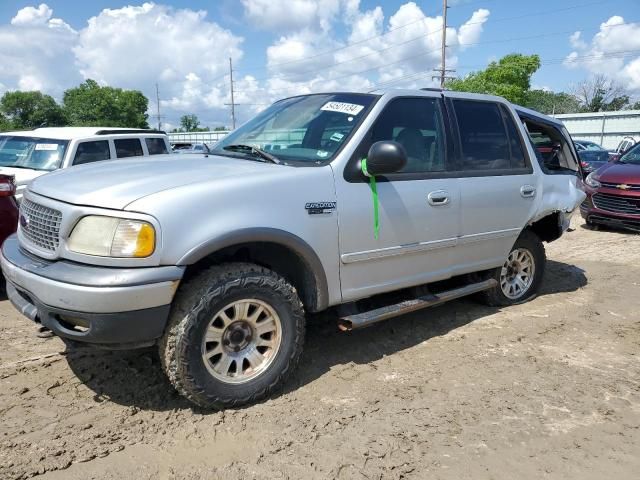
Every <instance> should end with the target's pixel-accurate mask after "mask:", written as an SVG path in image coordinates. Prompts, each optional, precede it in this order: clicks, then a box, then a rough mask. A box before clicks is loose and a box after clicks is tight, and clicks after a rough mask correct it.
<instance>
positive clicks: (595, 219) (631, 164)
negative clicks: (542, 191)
mask: <svg viewBox="0 0 640 480" xmlns="http://www.w3.org/2000/svg"><path fill="white" fill-rule="evenodd" d="M584 184H585V191H586V192H587V198H586V200H585V201H584V202H583V203H582V205H580V213H581V214H582V217H583V218H584V219H585V220H586V221H587V224H591V225H594V224H604V225H610V226H614V227H622V228H626V229H629V230H635V231H637V232H640V143H638V144H636V145H635V146H634V147H632V148H631V149H629V150H627V151H626V152H625V153H624V155H622V156H621V157H620V158H619V159H618V160H616V161H613V162H609V163H607V164H606V165H604V166H602V167H600V168H599V169H598V170H596V171H595V172H592V173H590V174H589V175H588V176H587V178H586V179H585V180H584Z"/></svg>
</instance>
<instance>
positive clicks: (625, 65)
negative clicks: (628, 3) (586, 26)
mask: <svg viewBox="0 0 640 480" xmlns="http://www.w3.org/2000/svg"><path fill="white" fill-rule="evenodd" d="M569 43H570V44H571V46H572V47H573V48H574V50H573V51H572V52H571V53H570V54H569V55H567V57H566V58H565V60H564V65H565V66H566V67H568V68H573V69H576V68H581V69H584V70H587V71H588V72H589V73H593V74H605V75H608V76H610V77H612V78H614V79H615V80H616V81H618V82H620V83H621V84H622V85H623V86H624V87H626V88H628V89H629V90H630V91H631V92H640V77H639V76H638V74H639V73H640V55H638V54H637V52H638V51H639V50H640V23H627V22H625V20H624V18H623V17H621V16H618V15H615V16H612V17H611V18H609V19H608V20H607V21H606V22H604V23H602V24H601V25H600V30H599V31H598V33H596V34H595V35H594V36H593V37H592V38H591V40H590V41H587V40H585V39H583V37H582V34H581V32H575V33H573V34H572V35H571V36H570V37H569Z"/></svg>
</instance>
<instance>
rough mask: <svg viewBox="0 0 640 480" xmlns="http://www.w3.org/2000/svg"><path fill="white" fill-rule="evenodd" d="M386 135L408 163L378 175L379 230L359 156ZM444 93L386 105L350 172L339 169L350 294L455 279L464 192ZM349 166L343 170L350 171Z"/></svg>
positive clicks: (345, 284) (344, 279)
mask: <svg viewBox="0 0 640 480" xmlns="http://www.w3.org/2000/svg"><path fill="white" fill-rule="evenodd" d="M381 140H393V141H396V142H398V143H400V144H402V145H403V146H404V148H405V150H406V152H407V156H408V163H407V165H406V166H405V167H404V168H403V169H402V170H401V171H400V172H398V173H394V174H391V175H387V176H385V177H380V178H377V192H378V205H379V232H378V238H376V232H375V227H374V205H373V196H372V192H371V189H370V184H369V180H368V179H367V177H365V176H364V175H363V174H362V173H361V172H360V171H359V160H360V159H361V158H363V157H364V156H366V152H367V151H368V149H369V147H370V146H371V145H372V144H373V143H375V142H377V141H381ZM447 140H448V139H447V133H446V130H445V122H444V121H443V111H442V99H441V95H440V94H437V93H434V94H433V95H432V96H421V97H397V98H394V99H391V100H390V101H389V103H388V104H387V105H386V106H385V108H384V109H383V111H382V112H381V114H380V115H379V116H378V118H377V120H376V122H375V123H374V124H373V126H372V127H371V129H370V130H369V132H368V133H367V135H366V136H365V139H364V140H363V142H362V144H361V145H360V147H359V148H358V149H357V151H356V154H355V155H354V157H353V158H352V159H351V162H350V163H349V165H347V167H346V169H345V172H335V177H336V190H337V191H336V193H337V198H338V218H339V235H340V279H341V286H342V294H343V300H345V301H348V300H355V299H358V298H363V297H367V296H370V295H373V294H376V293H380V292H383V291H389V290H393V289H396V288H403V287H407V286H412V285H418V284H422V283H427V282H430V281H434V280H439V279H443V278H448V277H449V276H450V274H451V265H452V260H453V249H454V246H455V244H456V237H457V235H458V227H459V215H460V191H459V186H458V180H457V179H456V178H446V177H447V176H449V175H450V172H449V163H448V157H449V156H448V154H447V150H448V149H447V144H448V142H447ZM343 173H344V174H343Z"/></svg>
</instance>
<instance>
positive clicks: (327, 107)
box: [320, 102, 364, 115]
mask: <svg viewBox="0 0 640 480" xmlns="http://www.w3.org/2000/svg"><path fill="white" fill-rule="evenodd" d="M363 108H364V105H357V104H355V103H344V102H327V103H325V104H324V105H323V106H322V107H321V108H320V110H324V111H325V112H339V113H346V114H347V115H358V114H359V113H360V112H361V111H362V109H363Z"/></svg>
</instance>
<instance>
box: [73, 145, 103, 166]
mask: <svg viewBox="0 0 640 480" xmlns="http://www.w3.org/2000/svg"><path fill="white" fill-rule="evenodd" d="M110 156H111V155H110V153H109V142H108V141H107V140H99V141H97V142H82V143H79V144H78V149H77V150H76V156H75V157H74V158H73V164H74V165H81V164H83V163H91V162H99V161H100V160H109V157H110Z"/></svg>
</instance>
